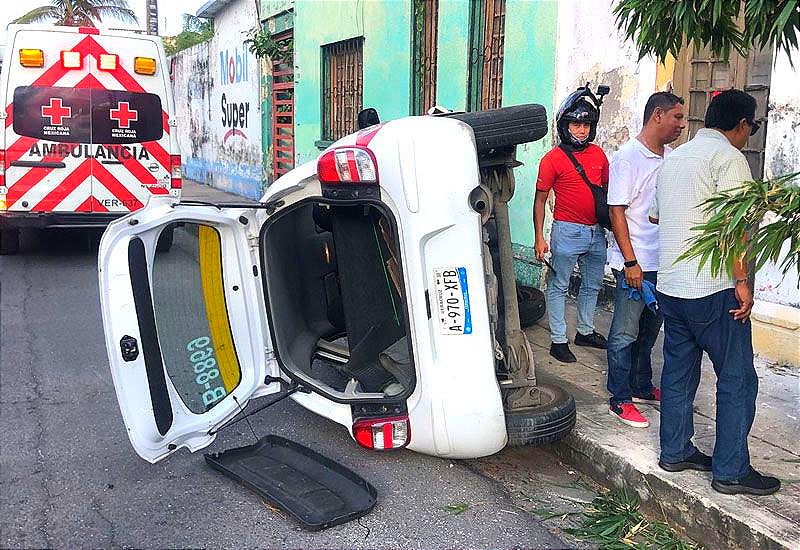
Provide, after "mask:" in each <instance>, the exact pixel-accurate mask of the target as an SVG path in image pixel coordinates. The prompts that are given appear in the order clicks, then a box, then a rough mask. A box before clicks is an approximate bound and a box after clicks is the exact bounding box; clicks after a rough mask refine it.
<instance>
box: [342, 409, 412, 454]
mask: <svg viewBox="0 0 800 550" xmlns="http://www.w3.org/2000/svg"><path fill="white" fill-rule="evenodd" d="M353 437H355V439H356V441H357V442H358V444H359V445H361V446H362V447H366V448H367V449H374V450H376V451H387V450H389V449H401V448H403V447H405V446H406V445H408V442H409V441H410V440H411V424H410V423H409V421H408V416H390V417H388V418H367V419H363V420H356V421H355V422H354V423H353Z"/></svg>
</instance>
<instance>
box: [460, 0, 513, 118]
mask: <svg viewBox="0 0 800 550" xmlns="http://www.w3.org/2000/svg"><path fill="white" fill-rule="evenodd" d="M505 27H506V0H470V53H469V77H468V82H467V109H468V110H470V111H480V110H484V109H498V108H500V107H502V104H503V59H504V55H505V52H504V48H505Z"/></svg>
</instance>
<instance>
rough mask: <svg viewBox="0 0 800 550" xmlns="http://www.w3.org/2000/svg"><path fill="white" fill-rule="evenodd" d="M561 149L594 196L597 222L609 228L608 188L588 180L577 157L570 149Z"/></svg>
mask: <svg viewBox="0 0 800 550" xmlns="http://www.w3.org/2000/svg"><path fill="white" fill-rule="evenodd" d="M559 147H561V146H559ZM561 150H562V151H564V154H565V155H567V157H568V158H569V160H571V161H572V165H573V166H575V170H576V171H577V172H578V174H580V176H581V178H582V179H583V181H584V182H585V183H586V185H588V186H589V190H590V191H591V192H592V197H594V214H595V216H596V217H597V223H599V224H600V225H601V226H602V227H605V228H606V229H608V230H611V216H609V214H608V189H606V187H605V186H603V185H595V184H593V183H592V182H591V181H589V178H588V177H587V176H586V171H585V170H584V169H583V166H582V165H581V163H580V162H578V159H576V158H575V155H573V154H572V151H569V150H567V149H566V148H565V147H561Z"/></svg>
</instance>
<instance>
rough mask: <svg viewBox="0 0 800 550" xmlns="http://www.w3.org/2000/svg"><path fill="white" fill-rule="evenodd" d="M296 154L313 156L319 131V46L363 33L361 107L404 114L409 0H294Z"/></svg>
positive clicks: (385, 114)
mask: <svg viewBox="0 0 800 550" xmlns="http://www.w3.org/2000/svg"><path fill="white" fill-rule="evenodd" d="M294 27H295V38H294V48H295V110H296V114H295V158H296V164H298V165H299V164H302V163H304V162H307V161H309V160H314V159H316V158H317V156H318V155H319V153H320V150H319V149H318V148H317V147H316V146H315V145H314V143H315V142H316V141H318V140H319V139H320V136H321V124H320V123H321V120H320V116H321V113H320V100H321V98H320V93H321V92H320V89H321V88H320V70H321V52H322V50H321V46H323V45H325V44H330V43H333V42H339V41H340V40H347V39H349V38H355V37H358V36H363V37H364V99H363V104H364V107H374V108H375V109H377V110H378V113H379V114H380V117H381V120H391V119H394V118H399V117H403V116H406V115H408V109H409V86H410V84H409V81H410V77H411V68H410V65H411V1H410V0H390V1H371V2H366V1H363V0H362V1H360V2H357V1H354V0H338V1H328V2H318V1H314V0H297V1H296V2H295V20H294Z"/></svg>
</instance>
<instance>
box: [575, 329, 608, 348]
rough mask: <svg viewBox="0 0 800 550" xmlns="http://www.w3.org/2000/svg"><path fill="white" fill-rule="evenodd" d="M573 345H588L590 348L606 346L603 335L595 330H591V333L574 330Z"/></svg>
mask: <svg viewBox="0 0 800 550" xmlns="http://www.w3.org/2000/svg"><path fill="white" fill-rule="evenodd" d="M575 345H576V346H589V347H590V348H597V349H606V347H608V344H607V343H606V338H605V336H603V335H602V334H599V333H598V332H597V331H593V332H592V333H591V334H581V333H580V332H576V333H575Z"/></svg>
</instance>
